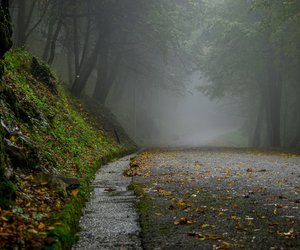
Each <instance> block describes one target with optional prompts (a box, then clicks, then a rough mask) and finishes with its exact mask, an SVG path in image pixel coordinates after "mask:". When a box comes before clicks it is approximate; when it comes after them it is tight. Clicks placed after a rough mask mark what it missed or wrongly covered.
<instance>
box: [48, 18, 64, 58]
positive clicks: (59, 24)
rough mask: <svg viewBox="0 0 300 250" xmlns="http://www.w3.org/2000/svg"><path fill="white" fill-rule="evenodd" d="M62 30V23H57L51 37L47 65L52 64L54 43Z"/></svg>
mask: <svg viewBox="0 0 300 250" xmlns="http://www.w3.org/2000/svg"><path fill="white" fill-rule="evenodd" d="M61 28H62V21H61V20H60V21H58V23H57V26H56V30H55V32H54V35H53V37H52V41H51V47H50V55H49V59H48V63H49V64H52V63H53V60H54V57H55V49H56V42H57V38H58V35H59V33H60V31H61Z"/></svg>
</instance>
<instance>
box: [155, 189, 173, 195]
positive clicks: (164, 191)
mask: <svg viewBox="0 0 300 250" xmlns="http://www.w3.org/2000/svg"><path fill="white" fill-rule="evenodd" d="M158 192H159V195H160V196H170V195H171V192H168V191H166V190H164V189H162V188H161V189H159V190H158Z"/></svg>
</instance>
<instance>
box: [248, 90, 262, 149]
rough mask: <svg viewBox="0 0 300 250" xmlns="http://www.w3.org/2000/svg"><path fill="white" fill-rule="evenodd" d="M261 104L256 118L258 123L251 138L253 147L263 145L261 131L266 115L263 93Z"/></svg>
mask: <svg viewBox="0 0 300 250" xmlns="http://www.w3.org/2000/svg"><path fill="white" fill-rule="evenodd" d="M260 99H261V100H260V104H259V106H258V113H257V118H256V124H255V128H254V131H253V135H252V139H251V144H250V145H251V146H252V147H255V148H257V147H260V146H261V132H262V125H263V117H264V111H265V109H264V105H263V104H264V101H263V94H261V97H260Z"/></svg>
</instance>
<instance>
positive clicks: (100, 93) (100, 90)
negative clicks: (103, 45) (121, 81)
mask: <svg viewBox="0 0 300 250" xmlns="http://www.w3.org/2000/svg"><path fill="white" fill-rule="evenodd" d="M108 56H109V55H108V50H107V52H106V53H105V54H104V55H102V57H103V60H104V61H103V65H98V77H97V81H96V86H95V90H94V95H93V97H94V98H95V99H97V100H98V101H99V102H100V103H101V104H103V105H104V104H105V102H106V99H107V96H108V94H109V92H110V90H111V88H112V86H113V83H114V81H115V79H116V77H117V73H118V70H119V67H120V63H121V59H122V53H118V55H117V56H116V57H115V59H114V61H113V63H112V64H111V70H110V72H108V71H109V68H108ZM101 66H102V67H101Z"/></svg>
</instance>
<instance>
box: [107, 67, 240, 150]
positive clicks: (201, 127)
mask: <svg viewBox="0 0 300 250" xmlns="http://www.w3.org/2000/svg"><path fill="white" fill-rule="evenodd" d="M206 83H207V80H204V79H202V77H201V74H200V73H198V72H197V73H194V74H193V75H192V76H189V77H187V79H186V82H185V84H184V89H183V90H181V93H177V92H174V91H170V90H166V89H161V88H157V87H156V88H155V87H154V88H153V89H146V90H145V89H144V88H145V86H144V87H143V89H141V88H139V86H135V85H134V84H132V85H133V86H131V88H130V89H129V91H128V92H126V93H123V95H122V98H121V99H120V100H119V101H118V102H117V103H116V101H115V99H114V98H113V97H112V98H111V99H110V100H109V101H108V106H109V107H110V108H111V110H112V112H113V113H114V114H115V116H116V117H117V118H118V120H119V122H120V123H121V124H122V125H123V126H124V128H125V129H126V131H127V132H128V134H129V135H130V137H131V138H132V139H134V140H135V141H136V142H137V143H138V144H139V145H141V146H176V147H178V146H224V145H225V144H224V143H225V142H224V141H221V137H222V136H225V135H226V134H230V133H232V132H236V133H238V132H239V130H240V128H241V127H242V125H243V123H244V122H245V117H243V116H242V115H241V113H240V112H239V111H238V109H237V107H236V105H234V104H232V103H230V101H229V100H215V101H212V100H210V98H209V97H208V96H205V95H204V94H203V93H201V92H200V91H199V90H198V89H197V87H198V86H201V85H205V84H206ZM148 87H149V86H148ZM134 89H135V91H136V93H135V94H136V97H135V98H136V104H135V103H134V100H133V99H134ZM145 93H147V94H146V95H145ZM130 100H131V104H128V101H129V103H130ZM126 103H127V104H126ZM135 105H136V106H135ZM124 107H127V108H128V110H126V111H125V112H124ZM218 138H219V139H220V141H218V140H217V139H218ZM227 146H236V145H235V144H234V142H231V143H230V145H227ZM239 146H246V145H239Z"/></svg>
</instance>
